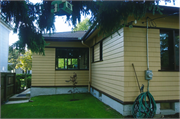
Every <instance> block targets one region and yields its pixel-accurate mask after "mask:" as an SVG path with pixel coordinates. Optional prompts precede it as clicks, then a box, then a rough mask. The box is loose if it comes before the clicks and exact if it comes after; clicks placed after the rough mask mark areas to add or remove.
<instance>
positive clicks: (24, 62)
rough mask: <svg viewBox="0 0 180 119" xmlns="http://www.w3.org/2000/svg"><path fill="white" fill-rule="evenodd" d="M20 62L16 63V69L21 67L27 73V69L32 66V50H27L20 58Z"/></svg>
mask: <svg viewBox="0 0 180 119" xmlns="http://www.w3.org/2000/svg"><path fill="white" fill-rule="evenodd" d="M18 61H19V63H18V64H17V65H16V69H18V68H21V69H23V70H24V72H25V73H26V72H27V70H31V68H32V53H31V51H30V50H29V51H26V52H25V54H23V55H22V56H20V57H19V58H18Z"/></svg>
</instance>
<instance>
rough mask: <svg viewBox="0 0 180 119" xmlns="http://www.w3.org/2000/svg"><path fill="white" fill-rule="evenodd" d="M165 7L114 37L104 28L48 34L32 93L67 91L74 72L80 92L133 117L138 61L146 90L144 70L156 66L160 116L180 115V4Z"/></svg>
mask: <svg viewBox="0 0 180 119" xmlns="http://www.w3.org/2000/svg"><path fill="white" fill-rule="evenodd" d="M163 8H164V11H163V13H164V14H163V15H160V14H155V15H152V14H151V13H147V14H146V16H145V17H144V18H142V19H141V20H140V21H137V23H136V24H133V28H129V27H128V26H126V27H124V28H122V29H119V33H120V35H118V34H117V33H113V34H112V37H111V36H109V37H105V38H104V37H102V36H99V35H98V30H99V29H89V30H88V31H87V32H82V31H81V32H75V33H68V32H67V33H55V34H52V35H51V36H47V35H45V36H44V38H45V40H46V42H47V43H49V45H48V46H46V48H45V53H46V55H45V56H40V55H33V60H32V84H31V86H32V87H31V97H33V96H37V95H51V94H63V93H68V91H69V89H71V88H72V84H71V83H67V82H65V80H67V79H69V76H72V75H73V72H75V73H77V80H78V84H77V87H78V90H79V91H80V92H90V93H91V94H92V95H93V96H95V97H96V98H98V99H99V100H101V101H102V102H104V103H105V104H107V105H109V106H110V107H112V108H114V109H115V110H117V111H118V112H119V113H121V114H122V115H124V116H126V115H131V110H132V105H133V103H134V101H135V99H136V97H137V96H138V95H139V94H140V93H139V88H138V83H137V81H136V76H135V72H134V70H133V67H132V63H133V64H134V66H135V69H136V73H137V77H138V79H139V83H140V85H142V84H143V85H144V87H145V88H144V91H147V80H145V71H146V70H147V69H150V70H152V73H153V77H152V80H150V83H149V91H150V93H151V94H152V95H153V97H154V99H155V101H156V106H157V110H156V114H160V113H161V114H173V113H179V8H172V7H163ZM147 17H148V19H147ZM128 21H135V19H133V18H131V17H129V19H128ZM147 22H148V27H147ZM153 24H154V25H153ZM147 46H148V47H147Z"/></svg>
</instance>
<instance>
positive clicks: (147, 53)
mask: <svg viewBox="0 0 180 119" xmlns="http://www.w3.org/2000/svg"><path fill="white" fill-rule="evenodd" d="M146 51H147V52H146V55H147V70H149V51H148V17H147V32H146Z"/></svg>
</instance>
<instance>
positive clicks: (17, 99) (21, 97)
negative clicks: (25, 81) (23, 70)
mask: <svg viewBox="0 0 180 119" xmlns="http://www.w3.org/2000/svg"><path fill="white" fill-rule="evenodd" d="M30 92H31V89H30V88H28V89H27V90H25V91H24V92H22V93H20V94H15V95H14V96H12V97H10V98H9V101H8V102H7V103H6V104H16V103H25V102H29V99H30Z"/></svg>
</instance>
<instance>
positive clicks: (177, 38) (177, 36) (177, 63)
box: [175, 33, 179, 70]
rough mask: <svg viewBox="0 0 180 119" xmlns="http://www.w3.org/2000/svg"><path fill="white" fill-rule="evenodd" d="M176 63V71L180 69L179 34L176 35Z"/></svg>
mask: <svg viewBox="0 0 180 119" xmlns="http://www.w3.org/2000/svg"><path fill="white" fill-rule="evenodd" d="M175 58H176V59H175V63H176V67H175V68H176V70H178V69H179V33H175Z"/></svg>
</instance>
